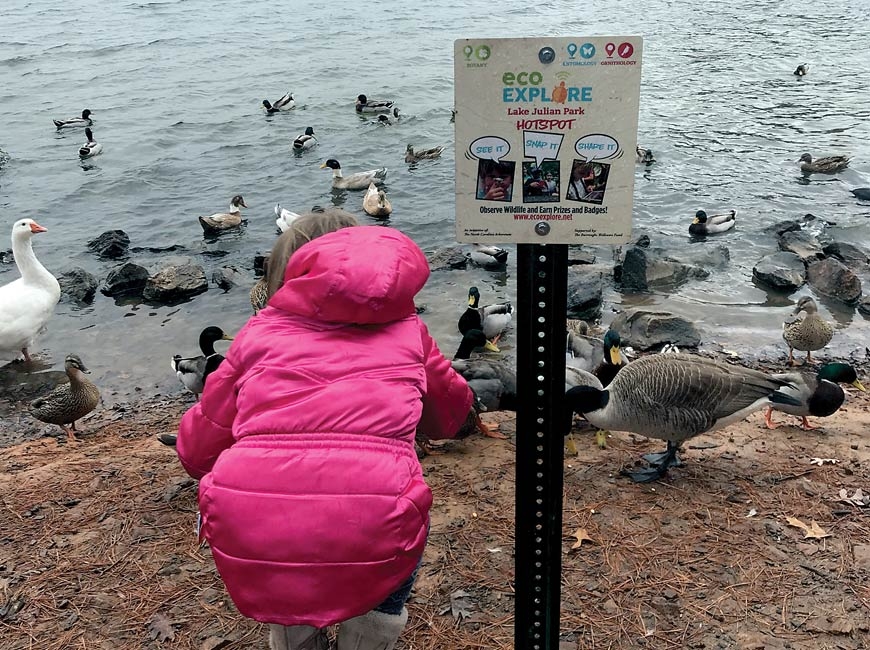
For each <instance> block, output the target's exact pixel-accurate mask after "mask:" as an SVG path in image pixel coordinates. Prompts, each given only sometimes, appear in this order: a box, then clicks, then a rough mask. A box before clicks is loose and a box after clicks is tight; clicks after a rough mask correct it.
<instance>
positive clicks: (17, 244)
mask: <svg viewBox="0 0 870 650" xmlns="http://www.w3.org/2000/svg"><path fill="white" fill-rule="evenodd" d="M41 232H47V229H46V228H43V227H42V226H40V225H39V224H38V223H36V222H35V221H34V220H33V219H20V220H18V221H16V222H15V223H14V224H12V255H13V257H14V258H15V264H16V266H17V267H18V272H19V273H21V277H20V278H18V279H17V280H13V281H12V282H9V283H7V284H4V285H3V286H0V314H2V317H0V358H3V357H5V356H6V355H7V354H12V355H14V356H18V354H19V353H21V354H23V355H24V360H25V361H27V362H30V360H31V359H30V353H29V352H28V348H29V347H31V346H32V345H33V341H34V339H35V338H36V336H37V334H39V332H40V330H42V328H43V327H44V326H45V324H46V323H47V322H48V319H49V318H51V315H52V313H54V306H55V305H56V304H57V302H58V300H60V284H58V282H57V278H55V277H54V276H53V275H52V274H51V273H49V272H48V271H47V270H46V269H45V267H44V266H43V265H42V264H40V262H39V260H38V259H36V255H34V254H33V244H32V242H31V238H32V237H33V235H35V234H37V233H41Z"/></svg>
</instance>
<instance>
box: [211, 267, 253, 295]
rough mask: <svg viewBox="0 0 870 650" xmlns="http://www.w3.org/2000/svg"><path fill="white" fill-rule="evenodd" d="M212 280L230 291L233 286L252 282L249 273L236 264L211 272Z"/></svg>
mask: <svg viewBox="0 0 870 650" xmlns="http://www.w3.org/2000/svg"><path fill="white" fill-rule="evenodd" d="M211 281H212V282H214V283H215V284H216V285H217V286H219V287H220V288H221V289H223V290H224V291H229V290H230V289H232V288H233V287H238V286H244V285H248V284H251V281H250V280H249V279H248V276H247V274H245V273H242V272H241V271H240V270H239V269H238V268H237V267H235V266H223V267H221V268H219V269H215V270H214V272H213V273H212V274H211Z"/></svg>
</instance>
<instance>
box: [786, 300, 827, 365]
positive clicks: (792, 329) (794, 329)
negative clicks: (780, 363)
mask: <svg viewBox="0 0 870 650" xmlns="http://www.w3.org/2000/svg"><path fill="white" fill-rule="evenodd" d="M802 311H804V312H806V316H804V317H803V318H800V317H798V314H800V312H802ZM833 336H834V327H833V325H831V324H830V323H828V322H827V321H825V320H824V319H823V318H822V317H821V316H819V306H818V305H817V304H816V301H815V300H813V299H812V298H811V297H810V296H804V297H803V298H801V299H800V300H798V303H797V305H795V308H794V311H792V313H791V314H790V315H789V318H788V319H787V320H786V321H785V323H783V325H782V338H783V340H785V342H786V343H787V344H788V364H789V365H790V366H793V365H795V361H794V351H795V350H800V351H801V352H806V353H807V363H812V362H813V359H812V353H813V351H814V350H821V349H822V348H823V347H825V346H826V345H827V344H828V343H830V342H831V338H832V337H833Z"/></svg>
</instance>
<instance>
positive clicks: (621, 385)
mask: <svg viewBox="0 0 870 650" xmlns="http://www.w3.org/2000/svg"><path fill="white" fill-rule="evenodd" d="M807 70H808V66H806V65H804V66H800V67H799V68H798V70H797V71H795V74H796V75H799V76H802V75H804V74H806V72H807ZM294 107H295V98H294V96H293V94H292V93H287V94H285V95H284V96H282V97H281V98H280V99H278V100H276V101H275V102H270V101H269V100H263V108H264V110H265V111H266V112H267V113H268V114H273V113H278V112H281V111H287V110H292V109H293V108H294ZM355 108H356V112H357V113H361V114H362V113H372V114H376V115H378V117H384V116H390V117H393V118H396V119H398V117H399V110H398V108H397V107H396V105H395V103H394V102H392V101H387V100H369V99H368V98H367V97H366V96H365V95H359V96H358V98H357V101H356V105H355ZM54 123H55V126H56V128H57V129H64V128H72V127H85V133H86V136H87V139H88V140H87V143H85V144H84V145H83V146H82V147H81V149H80V155H81V156H82V157H83V158H86V157H92V156H95V155H98V154H99V153H100V152H101V151H102V146H101V145H100V144H99V143H97V142H96V141H95V140H94V137H93V133H92V131H91V128H90V127H91V126H92V124H93V121H92V119H91V111H90V110H85V111H83V112H82V115H81V117H76V118H72V119H68V120H55V121H54ZM317 144H318V143H317V138H316V136H315V134H314V129H313V128H312V127H308V128H307V129H306V130H305V132H304V133H302V134H300V135H299V136H298V137H297V138H295V139H294V141H293V144H292V148H293V149H294V150H296V151H306V150H309V149H312V148H314V147H315V146H317ZM442 151H443V147H435V148H432V149H427V150H423V151H420V150H417V151H415V150H414V148H413V147H412V145H408V148H407V151H406V158H405V159H406V161H407V162H415V161H417V160H422V159H431V158H437V157H438V156H440V155H441V152H442ZM636 160H637V162H638V163H641V164H645V165H649V164H652V163H654V162H655V158H654V155H653V152H652V151H651V150H649V149H643V148H641V147H638V148H637V150H636ZM848 164H849V158H847V157H845V156H830V157H826V158H819V159H816V160H813V158H812V157H811V156H810V155H809V154H804V155H803V156H801V158H800V166H801V169H802V170H803V171H804V172H805V173H831V174H833V173H838V172H840V171H842V170H843V169H845V168H846V167H847V166H848ZM321 168H324V169H326V168H328V169H331V170H332V172H333V176H332V186H333V187H334V188H337V189H343V190H362V189H365V190H367V191H366V194H365V198H364V200H363V207H364V209H365V211H366V212H367V213H368V214H371V215H374V216H384V215H386V214H389V213H390V211H391V209H392V208H391V206H390V204H389V201H388V200H387V198H386V196H385V193H384V191H383V190H379V189H378V187H377V186H378V185H380V184H381V183H382V182H383V180H384V179H385V177H386V174H387V169H386V168H379V169H373V170H369V171H364V172H356V173H353V174H350V175H347V176H345V175H343V173H342V168H341V164H340V163H339V162H338V160H336V159H334V158H330V159H329V160H327V161H326V162H324V163H323V164H322V165H321ZM868 192H870V190H868ZM856 196H858V195H857V194H856ZM859 198H860V196H859ZM246 207H247V205H246V204H245V201H244V198H243V197H242V196H241V195H236V196H234V197H233V198H232V199H231V201H230V208H229V212H227V213H218V214H213V215H208V216H201V217H199V222H200V225H201V226H202V228H203V230H204V232H206V233H211V234H219V233H221V232H224V231H227V230H231V229H234V228H238V227H239V226H241V225H242V223H243V220H242V217H241V208H246ZM275 215H276V222H275V223H276V226H277V228H278V229H279V230H280V231H282V232H283V231H286V230H287V229H288V228H290V227H291V225H292V223H293V221H294V220H295V219H296V218H297V217H298V215H297V214H295V213H293V212H290V211H289V210H287V209H286V208H283V207H281V205H280V204H278V205H276V206H275ZM735 222H736V212H735V211H734V210H731V211H729V212H727V213H724V214H720V215H712V216H708V215H707V214H706V213H705V212H704V211H703V210H699V211H698V212H697V213H696V215H695V219H694V221H693V223H692V225H691V226H690V228H689V231H690V233H691V234H693V235H706V234H710V233H718V232H725V231H727V230H730V229H731V228H733V227H734V224H735ZM45 231H46V229H45V228H43V227H42V226H40V225H39V224H37V223H36V222H35V221H33V220H32V219H22V220H19V221H17V222H16V223H15V224H14V225H13V228H12V244H13V254H14V258H15V262H16V264H17V266H18V269H19V271H20V274H21V277H20V278H18V279H16V280H14V281H12V282H10V283H7V284H5V285H3V286H0V313H3V314H4V315H7V314H8V316H9V317H8V318H4V319H3V320H2V322H0V353H3V352H9V351H12V352H13V353H16V354H17V353H18V352H20V353H21V354H22V355H23V357H24V360H25V362H30V360H31V358H30V355H29V351H28V348H29V347H31V346H32V345H33V341H34V339H35V337H36V336H37V335H38V334H39V332H40V331H41V330H42V329H43V328H44V327H45V325H46V323H47V322H48V320H49V318H50V316H51V314H52V312H53V310H54V306H55V305H56V304H57V302H58V300H59V297H60V287H59V285H58V281H57V279H56V278H55V277H54V276H53V275H52V274H51V273H50V272H49V271H47V270H46V269H45V267H44V266H42V264H41V263H40V262H39V261H38V259H37V258H36V256H35V255H34V253H33V248H32V243H31V239H32V237H33V236H34V235H36V234H38V233H42V232H45ZM475 252H476V253H477V254H479V255H484V256H487V259H488V261H489V262H493V261H494V262H495V263H497V264H504V263H505V262H506V259H507V256H508V253H507V251H505V250H503V249H500V248H498V247H494V246H481V245H479V246H476V247H475ZM264 289H265V287H264V285H263V283H262V282H260V283H258V285H257V286H255V287H254V289H252V291H251V303H252V306H253V308H254V311H255V313H256V311H257V310H258V309H259V308H261V307H262V306H263V304H264V303H265V291H264ZM480 301H481V295H480V291H479V289H478V288H477V287H471V288H470V289H469V292H468V304H467V308H466V310H465V311H464V312H463V313H462V314H461V316H460V318H459V320H458V323H457V326H458V329H459V332H460V333H461V334H462V341H461V343H460V345H459V348H458V349H457V351H456V353H455V355H454V359H453V367H454V368H455V369H456V371H457V372H459V373H460V374H462V376H463V377H465V378H466V380H467V381H468V383H469V385H470V386H471V387H472V389H473V390H474V392H475V395H476V399H477V404H478V406H479V408H480V409H482V410H515V409H516V408H517V387H516V369H515V368H514V367H513V366H512V365H511V364H509V363H508V362H506V361H505V360H504V359H502V358H501V357H498V356H494V355H493V354H478V353H476V351H478V350H481V349H483V350H486V351H488V352H489V353H498V352H499V349H498V345H497V344H498V341H499V339H500V338H501V337H502V336H503V335H504V333H505V331H506V330H507V329H508V328H509V327H510V325H511V321H512V318H513V311H514V310H513V307H512V305H511V304H510V303H502V304H492V305H481V302H480ZM832 336H833V327H832V325H831V324H830V323H827V322H826V321H824V320H823V319H822V318H821V317H820V315H819V314H818V308H817V305H816V303H815V301H814V300H813V299H812V298H811V297H804V298H802V299H801V300H800V301H799V302H798V303H797V305H796V307H795V309H794V312H793V314H792V315H791V316H790V318H789V319H788V320H787V321H786V322H785V323H784V324H783V339H784V341H785V342H786V344H787V345H788V348H789V364H790V365H794V364H795V363H796V362H795V360H794V351H795V350H798V351H803V352H806V353H807V359H806V365H805V367H804V368H802V369H799V370H793V371H790V372H785V373H774V374H767V373H763V372H760V371H756V370H752V369H748V368H744V367H740V366H735V365H731V364H726V363H723V362H719V361H715V360H711V359H707V358H704V357H700V356H697V355H689V354H684V353H680V352H679V351H676V350H666V351H664V352H663V353H661V354H655V355H649V356H646V357H643V358H639V359H637V360H635V361H632V362H630V363H629V362H627V360H626V358H625V356H624V354H623V352H622V351H621V340H620V337H619V334H618V332H616V331H614V330H608V331H606V332H605V333H604V335H603V338H600V339H599V338H596V337H593V336H590V335H589V327H588V325H586V324H585V323H583V322H582V321H568V331H567V339H566V362H565V363H566V365H565V370H566V380H565V390H566V414H565V415H566V420H565V433H566V434H568V435H569V445H573V440H572V439H571V438H570V429H571V426H572V423H573V416H574V414H579V415H582V416H583V417H584V418H585V419H586V420H587V421H588V422H589V423H590V424H592V425H593V426H594V427H596V428H597V429H598V436H597V439H598V442H599V445H601V446H604V445H605V444H606V435H605V434H606V432H607V431H612V430H616V431H629V432H634V433H638V434H642V435H645V436H648V437H652V438H657V439H662V440H665V441H666V442H667V448H666V450H665V451H663V452H661V453H658V454H647V455H646V456H644V459H645V460H646V461H647V463H648V467H646V468H644V469H641V470H638V471H631V472H626V474H627V475H628V476H630V477H631V478H632V479H633V480H635V481H651V480H656V479H658V478H661V477H662V476H664V475H665V474H666V473H667V471H668V469H669V468H671V467H674V466H678V465H679V464H680V460H679V455H678V452H679V449H680V445H681V444H682V442H684V441H685V440H687V439H689V438H692V437H694V436H697V435H699V434H701V433H704V432H707V431H712V430H715V429H718V428H721V427H724V426H727V425H728V424H731V423H733V422H736V421H738V420H741V419H743V418H745V417H746V416H747V415H748V414H749V413H752V412H754V411H756V410H760V409H762V408H766V409H767V411H766V413H765V423H766V425H767V426H768V427H770V428H774V427H776V426H777V425H776V424H775V423H774V422H773V420H772V411H773V410H778V411H782V412H784V413H787V414H790V415H794V416H797V417H800V418H801V426H802V427H803V428H812V425H811V424H810V423H809V421H808V420H807V416H814V417H826V416H829V415H831V414H833V413H834V412H836V411H837V410H838V409H839V408H840V406H841V405H842V404H843V402H844V400H845V392H844V391H843V389H842V388H841V387H840V385H839V384H840V383H849V384H852V385H854V386H855V387H856V388H858V389H859V390H864V387H863V386H862V384H861V383H860V381H858V377H857V373H856V372H855V370H854V368H852V367H851V366H850V365H848V364H845V363H827V364H824V365H823V366H822V367H821V368H820V369H819V370H818V371H815V372H814V371H811V370H809V364H810V363H812V356H811V355H812V352H814V351H817V350H821V349H822V348H824V347H825V346H826V345H827V344H828V343H829V342H830V340H831V338H832ZM231 339H232V337H231V336H229V335H228V334H226V333H225V332H224V331H223V330H221V329H220V328H219V327H215V326H211V327H207V328H205V329H204V330H203V331H202V332H201V334H200V337H199V346H200V351H201V353H202V354H201V355H199V356H196V357H187V358H185V357H182V356H181V355H175V356H174V357H173V358H172V363H171V366H172V370H173V371H174V372H175V373H176V375H177V377H178V379H179V381H180V382H181V383H182V384H183V385H184V386H185V387H186V388H187V389H188V390H189V391H190V392H192V393H193V394H194V395H195V396H196V397H197V399H198V396H199V394H200V393H201V392H202V391H203V389H204V386H205V383H206V380H207V377H208V375H209V374H210V373H211V372H212V371H213V370H214V369H215V368H217V367H218V365H219V364H220V363H221V361H222V360H223V356H222V355H220V354H219V353H217V352H216V351H215V349H214V345H215V343H216V342H217V341H220V340H231ZM65 370H66V374H67V375H68V377H69V383H65V384H62V385H60V386H58V387H56V388H55V389H54V390H53V391H51V393H49V394H48V395H46V396H44V397H40V398H38V399H36V400H34V401H33V402H32V403H31V405H30V412H31V413H32V414H33V416H34V417H36V418H37V419H39V420H41V421H43V422H47V423H53V424H58V425H60V426H61V427H62V428H63V430H64V431H65V432H66V434H67V437H68V439H69V440H70V441H72V440H75V430H76V429H75V422H76V420H79V419H80V418H82V417H84V416H85V415H87V414H88V413H89V412H90V411H92V410H93V409H94V408H96V406H97V404H98V402H99V390H98V389H97V387H96V386H95V385H94V384H93V383H92V382H90V381H89V380H88V379H87V378H86V377H85V373H87V368H86V367H85V365H84V363H83V362H82V360H81V358H79V357H78V356H77V355H75V354H70V355H68V356H67V357H66V360H65ZM481 431H482V433H484V434H486V435H490V436H493V437H503V436H502V435H501V434H499V433H497V432H496V431H492V430H490V429H489V428H488V427H486V426H483V425H481ZM160 439H161V441H162V442H164V443H165V444H174V436H166V435H164V436H161V438H160ZM418 442H420V444H421V447H423V449H424V450H428V449H430V446H429V445H428V444H427V441H425V440H419V441H418Z"/></svg>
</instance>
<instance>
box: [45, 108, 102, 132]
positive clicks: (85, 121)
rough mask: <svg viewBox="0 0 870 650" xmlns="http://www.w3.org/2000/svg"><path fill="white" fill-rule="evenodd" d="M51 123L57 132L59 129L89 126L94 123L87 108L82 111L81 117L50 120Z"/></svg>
mask: <svg viewBox="0 0 870 650" xmlns="http://www.w3.org/2000/svg"><path fill="white" fill-rule="evenodd" d="M52 122H54V126H55V128H56V129H57V130H58V131H60V130H61V129H70V128H75V127H82V126H91V125H93V123H94V121H93V120H92V119H91V111H90V110H89V109H87V108H86V109H85V110H83V111H82V116H81V117H71V118H69V119H68V120H52Z"/></svg>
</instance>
